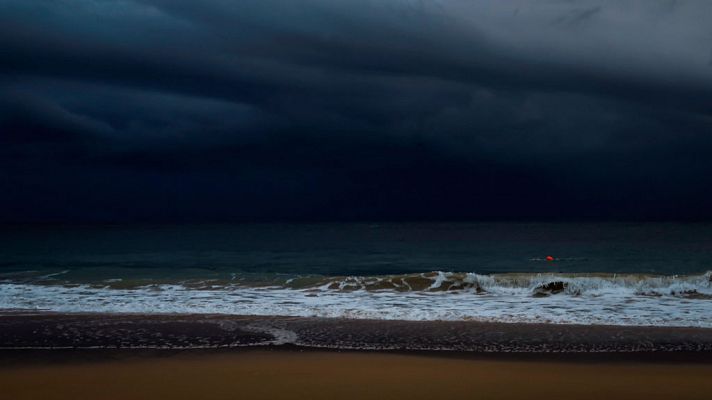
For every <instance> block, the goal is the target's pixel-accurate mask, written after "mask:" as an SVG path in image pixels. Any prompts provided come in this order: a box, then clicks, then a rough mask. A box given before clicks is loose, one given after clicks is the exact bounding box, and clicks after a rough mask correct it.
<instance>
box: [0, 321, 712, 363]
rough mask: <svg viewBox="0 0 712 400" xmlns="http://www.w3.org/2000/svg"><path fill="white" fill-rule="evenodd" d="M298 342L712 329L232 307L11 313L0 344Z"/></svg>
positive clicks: (618, 349) (454, 344)
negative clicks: (348, 315) (220, 311)
mask: <svg viewBox="0 0 712 400" xmlns="http://www.w3.org/2000/svg"><path fill="white" fill-rule="evenodd" d="M283 345H291V346H296V347H300V348H330V349H342V350H343V349H352V350H353V349H357V350H399V351H402V350H409V351H434V350H437V351H443V350H448V351H456V352H457V351H460V352H474V353H510V352H513V353H521V352H526V353H599V352H606V353H611V352H615V353H661V352H665V353H683V352H687V353H696V354H698V357H699V358H706V359H709V358H710V356H712V329H706V328H671V327H641V326H601V325H594V326H588V325H554V324H505V323H490V322H477V321H392V320H357V319H338V318H333V319H330V318H306V317H304V318H302V317H256V316H235V315H177V314H167V315H155V314H154V315H146V314H52V313H33V314H17V313H15V314H12V315H2V316H0V351H2V350H4V349H196V348H202V349H209V348H242V347H264V346H283Z"/></svg>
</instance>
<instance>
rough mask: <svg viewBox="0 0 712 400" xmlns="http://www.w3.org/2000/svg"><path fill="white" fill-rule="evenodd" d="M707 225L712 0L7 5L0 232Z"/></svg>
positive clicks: (13, 1)
mask: <svg viewBox="0 0 712 400" xmlns="http://www.w3.org/2000/svg"><path fill="white" fill-rule="evenodd" d="M586 217H596V218H611V219H619V218H625V219H628V218H632V219H638V218H651V219H658V218H666V219H667V218H684V219H699V218H710V217H712V2H710V1H707V0H699V1H694V0H688V1H686V0H677V1H675V0H629V1H626V0H610V1H608V0H538V1H536V0H531V1H524V0H509V1H507V0H479V1H475V0H440V1H424V0H423V1H415V0H240V1H232V0H202V1H195V0H135V1H134V0H46V1H42V0H0V221H15V222H23V221H33V222H40V221H64V222H73V221H77V222H91V221H229V220H245V219H247V220H255V219H257V220H262V219H270V220H272V219H362V220H370V219H422V218H426V219H441V218H442V219H478V218H507V219H516V218H534V219H554V218H563V219H567V218H586Z"/></svg>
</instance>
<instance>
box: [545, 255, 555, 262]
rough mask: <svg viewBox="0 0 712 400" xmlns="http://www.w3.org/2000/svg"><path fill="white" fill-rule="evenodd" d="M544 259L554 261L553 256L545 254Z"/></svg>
mask: <svg viewBox="0 0 712 400" xmlns="http://www.w3.org/2000/svg"><path fill="white" fill-rule="evenodd" d="M546 261H554V257H553V256H546Z"/></svg>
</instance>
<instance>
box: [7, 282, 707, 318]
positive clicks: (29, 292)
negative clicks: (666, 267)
mask: <svg viewBox="0 0 712 400" xmlns="http://www.w3.org/2000/svg"><path fill="white" fill-rule="evenodd" d="M66 275H68V274H64V273H63V274H60V275H53V276H49V277H48V275H46V274H45V275H43V276H42V277H41V279H39V280H37V279H35V278H28V277H26V276H25V277H18V275H15V276H13V277H8V276H5V277H4V278H1V277H0V312H1V311H2V310H30V311H35V310H43V311H45V310H46V311H56V312H101V313H196V314H234V315H265V316H277V315H279V316H307V317H313V316H316V317H329V318H368V319H400V320H477V321H498V322H525V323H564V324H567V323H568V324H608V325H657V326H699V327H710V328H712V272H707V273H705V274H699V275H678V276H659V275H643V274H626V275H618V274H554V273H551V274H532V273H522V274H493V275H481V274H476V273H460V272H428V273H422V274H404V275H388V276H345V277H324V276H290V277H286V276H281V275H280V276H271V277H265V276H260V277H255V276H250V275H244V274H243V275H239V274H235V275H234V276H230V277H228V278H226V279H209V280H179V281H160V282H158V281H145V280H127V279H122V278H112V279H103V280H101V281H95V282H83V283H78V282H69V281H67V280H66V279H65V278H66ZM60 278H62V279H60Z"/></svg>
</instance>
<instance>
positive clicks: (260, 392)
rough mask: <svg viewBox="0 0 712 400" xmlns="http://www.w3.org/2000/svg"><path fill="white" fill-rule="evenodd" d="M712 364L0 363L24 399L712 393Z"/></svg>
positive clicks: (217, 358) (327, 357)
mask: <svg viewBox="0 0 712 400" xmlns="http://www.w3.org/2000/svg"><path fill="white" fill-rule="evenodd" d="M711 376H712V364H711V363H697V364H693V363H686V362H676V363H670V362H667V363H656V362H637V361H623V362H621V361H619V362H605V361H604V360H601V361H599V362H592V363H587V362H573V361H547V360H513V359H510V360H497V359H468V358H457V357H440V356H437V355H418V354H389V353H381V352H371V353H368V352H346V353H339V352H323V351H306V352H299V351H267V350H248V351H231V352H224V353H209V352H208V353H198V354H196V353H183V354H173V355H171V356H159V357H121V358H119V359H114V360H110V361H108V360H103V361H96V360H94V361H83V362H76V360H75V362H69V363H49V364H45V365H40V364H36V363H33V364H18V365H14V366H11V367H10V366H8V365H7V364H5V365H4V366H3V367H0V388H1V389H0V390H1V391H2V398H7V399H13V400H23V399H57V400H63V399H75V400H76V399H106V400H111V399H176V400H177V399H239V398H244V399H363V398H374V399H396V398H400V399H431V400H432V399H447V398H483V399H524V398H546V399H601V398H606V399H608V400H613V399H643V398H644V399H709V398H710V393H712V379H710V377H711Z"/></svg>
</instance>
